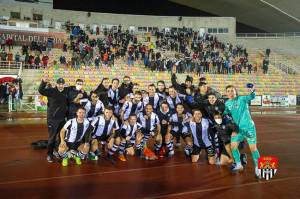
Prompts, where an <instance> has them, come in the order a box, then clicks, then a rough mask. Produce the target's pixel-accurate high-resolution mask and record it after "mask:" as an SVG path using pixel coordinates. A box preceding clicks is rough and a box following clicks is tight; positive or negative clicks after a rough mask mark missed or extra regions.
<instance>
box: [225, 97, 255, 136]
mask: <svg viewBox="0 0 300 199" xmlns="http://www.w3.org/2000/svg"><path fill="white" fill-rule="evenodd" d="M254 98H255V92H252V93H251V94H249V95H246V96H237V97H235V98H233V99H229V100H227V101H226V103H225V111H224V115H225V114H230V115H231V116H232V118H233V121H234V123H235V124H236V125H238V127H239V130H242V131H247V129H251V128H253V127H254V122H253V120H252V118H251V115H250V111H249V107H248V103H249V102H250V101H251V100H253V99H254Z"/></svg>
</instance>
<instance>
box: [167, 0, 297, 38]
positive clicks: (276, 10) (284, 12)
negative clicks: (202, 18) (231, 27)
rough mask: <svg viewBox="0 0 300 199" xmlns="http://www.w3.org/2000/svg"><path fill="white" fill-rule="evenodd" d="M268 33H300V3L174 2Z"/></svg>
mask: <svg viewBox="0 0 300 199" xmlns="http://www.w3.org/2000/svg"><path fill="white" fill-rule="evenodd" d="M170 1H172V2H174V3H178V4H181V5H184V6H188V7H191V8H194V9H199V10H202V11H205V12H208V13H212V14H215V15H218V16H230V17H232V16H233V17H236V20H237V22H240V23H244V24H246V25H249V26H252V27H255V28H258V29H261V30H264V31H267V32H300V1H299V0H170Z"/></svg>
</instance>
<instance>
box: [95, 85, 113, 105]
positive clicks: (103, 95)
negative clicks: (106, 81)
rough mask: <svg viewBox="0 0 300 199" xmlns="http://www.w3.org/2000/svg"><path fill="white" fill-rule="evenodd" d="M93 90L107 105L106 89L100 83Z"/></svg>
mask: <svg viewBox="0 0 300 199" xmlns="http://www.w3.org/2000/svg"><path fill="white" fill-rule="evenodd" d="M94 91H95V92H96V93H97V95H98V96H99V99H100V100H101V101H102V103H103V104H104V106H108V104H109V101H108V89H106V88H105V87H104V86H103V84H102V83H101V84H99V86H98V87H97V88H96V89H95V90H94Z"/></svg>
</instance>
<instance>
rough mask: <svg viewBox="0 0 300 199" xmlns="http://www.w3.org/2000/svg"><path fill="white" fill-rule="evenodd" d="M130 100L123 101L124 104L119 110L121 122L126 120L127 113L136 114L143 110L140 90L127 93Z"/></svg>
mask: <svg viewBox="0 0 300 199" xmlns="http://www.w3.org/2000/svg"><path fill="white" fill-rule="evenodd" d="M129 98H130V100H127V101H125V103H124V105H123V106H122V108H121V111H120V117H121V120H122V122H124V121H126V120H128V118H129V115H131V114H133V113H134V114H136V115H138V114H139V113H140V112H142V111H143V108H144V107H143V102H142V101H141V100H142V93H141V92H140V91H136V92H135V94H134V95H133V94H132V93H131V94H129Z"/></svg>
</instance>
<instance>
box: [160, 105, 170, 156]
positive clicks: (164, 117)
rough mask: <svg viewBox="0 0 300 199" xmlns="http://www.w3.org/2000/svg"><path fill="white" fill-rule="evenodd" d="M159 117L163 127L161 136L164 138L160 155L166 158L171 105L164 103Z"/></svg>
mask: <svg viewBox="0 0 300 199" xmlns="http://www.w3.org/2000/svg"><path fill="white" fill-rule="evenodd" d="M157 116H158V119H159V121H160V126H161V131H160V132H161V136H162V144H163V147H162V149H161V150H160V153H159V155H160V156H164V155H165V153H166V152H165V151H166V150H165V146H164V145H165V143H166V141H165V139H166V135H167V131H168V126H169V119H170V117H171V113H170V109H169V104H168V103H167V102H165V101H163V102H162V103H161V104H160V109H159V110H158V111H157Z"/></svg>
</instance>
